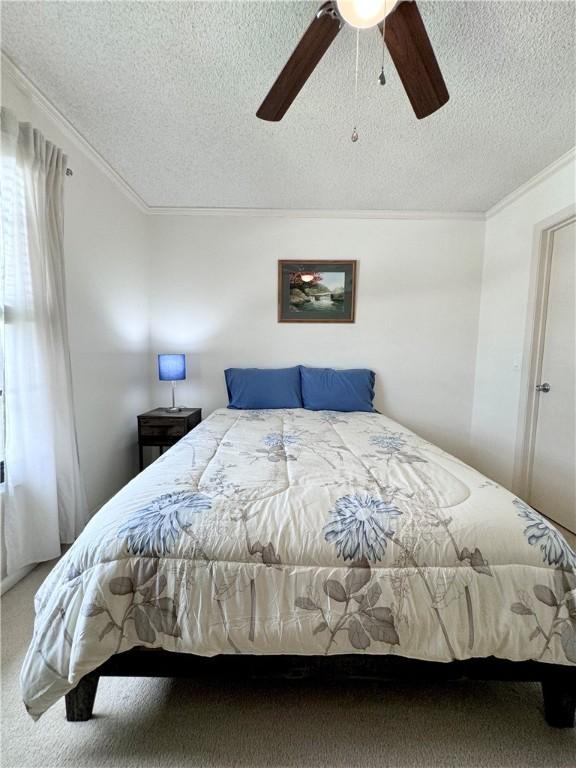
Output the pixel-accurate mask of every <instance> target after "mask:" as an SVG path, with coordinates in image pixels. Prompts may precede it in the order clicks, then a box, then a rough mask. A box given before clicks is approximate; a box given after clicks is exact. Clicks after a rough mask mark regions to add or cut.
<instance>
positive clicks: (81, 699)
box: [66, 672, 99, 723]
mask: <svg viewBox="0 0 576 768" xmlns="http://www.w3.org/2000/svg"><path fill="white" fill-rule="evenodd" d="M98 679H99V677H98V675H96V674H94V673H93V672H91V673H90V674H88V675H86V676H85V677H83V678H82V680H80V682H79V683H78V685H77V686H76V688H73V689H72V690H71V691H70V692H69V693H67V694H66V720H68V722H69V723H79V722H83V721H84V720H90V718H91V717H92V709H93V708H94V699H95V698H96V690H97V688H98Z"/></svg>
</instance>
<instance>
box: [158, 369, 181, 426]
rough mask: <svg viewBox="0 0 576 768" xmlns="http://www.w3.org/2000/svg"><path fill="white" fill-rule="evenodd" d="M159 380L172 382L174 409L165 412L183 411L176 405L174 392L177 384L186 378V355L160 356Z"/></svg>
mask: <svg viewBox="0 0 576 768" xmlns="http://www.w3.org/2000/svg"><path fill="white" fill-rule="evenodd" d="M158 378H159V379H160V381H171V382H172V407H171V408H166V409H165V410H166V411H170V412H172V413H174V412H177V411H181V410H182V408H179V407H178V406H177V405H176V402H175V396H174V391H175V388H176V382H177V381H182V380H183V379H185V378H186V355H158Z"/></svg>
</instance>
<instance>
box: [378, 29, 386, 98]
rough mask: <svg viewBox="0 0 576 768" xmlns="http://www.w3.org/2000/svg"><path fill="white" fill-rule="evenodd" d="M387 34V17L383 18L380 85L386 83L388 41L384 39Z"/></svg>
mask: <svg viewBox="0 0 576 768" xmlns="http://www.w3.org/2000/svg"><path fill="white" fill-rule="evenodd" d="M385 35H386V17H384V18H383V19H382V69H381V70H380V74H379V75H378V82H379V83H380V85H386V75H385V74H384V54H385V52H386V41H385V39H384V37H385Z"/></svg>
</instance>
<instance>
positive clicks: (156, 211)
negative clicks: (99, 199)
mask: <svg viewBox="0 0 576 768" xmlns="http://www.w3.org/2000/svg"><path fill="white" fill-rule="evenodd" d="M147 212H148V213H149V214H151V215H153V216H238V217H245V218H263V219H274V218H276V219H396V220H407V219H410V220H412V221H418V220H424V221H431V220H442V219H461V220H462V219H463V220H466V221H484V218H485V215H484V213H482V212H481V211H470V212H468V211H384V210H382V211H379V210H358V211H356V210H334V209H322V208H319V209H315V208H302V209H296V208H189V207H186V206H181V207H178V206H176V207H164V206H148V208H147Z"/></svg>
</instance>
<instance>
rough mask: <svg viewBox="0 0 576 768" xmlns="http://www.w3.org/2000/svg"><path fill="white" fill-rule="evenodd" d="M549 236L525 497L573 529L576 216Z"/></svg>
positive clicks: (575, 521) (575, 487)
mask: <svg viewBox="0 0 576 768" xmlns="http://www.w3.org/2000/svg"><path fill="white" fill-rule="evenodd" d="M552 237H553V240H552V246H551V251H550V253H551V258H550V271H549V282H548V291H547V298H546V295H545V296H544V301H545V302H546V304H545V309H544V312H545V330H544V345H543V354H542V364H541V370H540V377H539V382H538V386H537V387H536V389H537V390H538V395H537V397H538V403H537V421H536V433H535V442H534V453H533V463H532V472H531V482H530V498H529V501H530V504H531V505H532V506H533V507H534V508H535V509H537V510H539V511H540V512H542V514H544V515H546V517H549V518H550V519H551V520H554V521H555V522H557V523H560V525H562V526H564V527H565V528H568V530H569V531H572V532H574V533H576V468H575V465H576V429H575V420H576V412H575V399H576V380H575V377H574V358H575V345H576V329H575V326H576V315H575V299H574V294H575V280H576V268H575V264H576V222H575V221H572V222H570V223H568V224H566V225H564V226H563V227H561V228H559V229H557V230H556V231H555V232H554V233H553V235H552Z"/></svg>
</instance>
